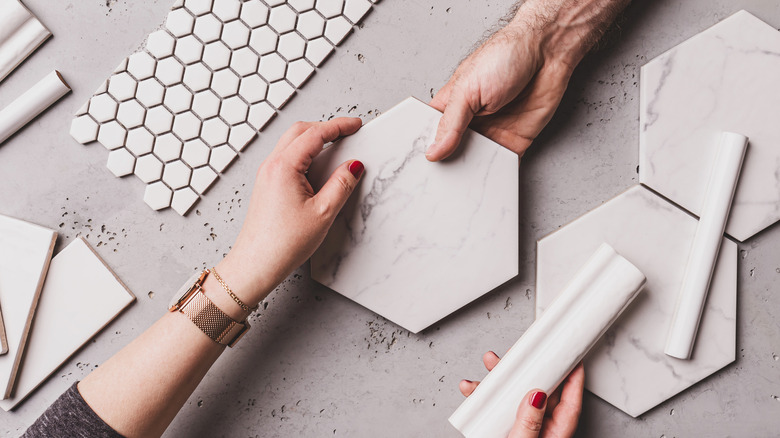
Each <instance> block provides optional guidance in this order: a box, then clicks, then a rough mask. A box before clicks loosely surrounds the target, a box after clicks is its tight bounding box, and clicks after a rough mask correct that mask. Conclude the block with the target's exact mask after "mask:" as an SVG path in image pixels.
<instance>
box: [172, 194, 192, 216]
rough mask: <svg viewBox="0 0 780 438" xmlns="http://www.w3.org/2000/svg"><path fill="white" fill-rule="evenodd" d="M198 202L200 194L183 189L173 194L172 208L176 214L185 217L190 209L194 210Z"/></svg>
mask: <svg viewBox="0 0 780 438" xmlns="http://www.w3.org/2000/svg"><path fill="white" fill-rule="evenodd" d="M197 200H198V194H197V193H196V192H195V191H194V190H192V189H191V188H189V187H184V188H183V189H179V190H176V191H175V192H173V200H172V201H171V208H172V209H174V211H176V213H179V214H180V215H182V216H184V215H185V214H187V212H188V211H190V208H192V206H193V205H194V204H195V202H196V201H197Z"/></svg>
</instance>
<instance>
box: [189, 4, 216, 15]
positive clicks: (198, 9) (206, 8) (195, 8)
mask: <svg viewBox="0 0 780 438" xmlns="http://www.w3.org/2000/svg"><path fill="white" fill-rule="evenodd" d="M213 3H214V0H184V7H185V8H187V10H188V11H190V12H192V14H193V15H203V14H207V13H209V12H211V5H212V4H213Z"/></svg>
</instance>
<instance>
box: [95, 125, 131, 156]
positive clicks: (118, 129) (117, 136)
mask: <svg viewBox="0 0 780 438" xmlns="http://www.w3.org/2000/svg"><path fill="white" fill-rule="evenodd" d="M125 136H127V130H126V129H125V128H123V127H122V125H120V124H119V123H117V122H116V121H115V120H112V121H110V122H108V123H104V124H102V125H100V129H99V130H98V141H99V142H100V143H101V144H102V145H103V146H105V147H106V149H109V150H113V149H116V148H119V147H122V146H124V145H125Z"/></svg>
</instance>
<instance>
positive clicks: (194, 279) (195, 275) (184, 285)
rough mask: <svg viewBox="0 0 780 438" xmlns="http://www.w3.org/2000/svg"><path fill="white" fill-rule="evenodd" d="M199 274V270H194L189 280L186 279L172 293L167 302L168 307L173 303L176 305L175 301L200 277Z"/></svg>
mask: <svg viewBox="0 0 780 438" xmlns="http://www.w3.org/2000/svg"><path fill="white" fill-rule="evenodd" d="M200 274H201V272H196V273H195V274H193V275H192V277H190V278H189V280H187V282H186V283H184V284H183V285H182V286H181V287H180V288H179V290H178V291H177V292H176V293H175V294H173V297H172V298H171V302H170V303H168V308H169V309H170V308H171V307H173V306H174V305H176V303H178V302H179V300H181V298H182V297H183V296H184V294H186V293H187V291H189V290H190V287H191V286H192V285H193V284H195V282H196V281H198V278H200Z"/></svg>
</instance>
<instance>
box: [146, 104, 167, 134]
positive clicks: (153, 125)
mask: <svg viewBox="0 0 780 438" xmlns="http://www.w3.org/2000/svg"><path fill="white" fill-rule="evenodd" d="M144 123H145V126H146V127H147V128H149V131H151V132H152V133H153V134H158V135H159V134H162V133H164V132H168V131H170V130H171V126H173V114H171V112H170V111H168V110H167V109H165V107H162V106H156V107H154V108H151V109H149V110H148V111H146V121H145V122H144Z"/></svg>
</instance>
